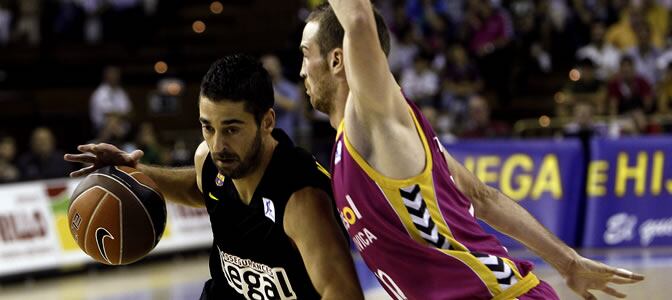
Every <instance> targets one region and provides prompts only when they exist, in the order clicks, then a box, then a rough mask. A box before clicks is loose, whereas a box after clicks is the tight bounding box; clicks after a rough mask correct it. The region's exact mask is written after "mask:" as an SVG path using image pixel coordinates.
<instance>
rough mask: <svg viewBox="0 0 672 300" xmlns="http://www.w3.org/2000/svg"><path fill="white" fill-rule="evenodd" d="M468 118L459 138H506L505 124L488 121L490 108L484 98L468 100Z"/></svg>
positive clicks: (507, 132) (476, 97)
mask: <svg viewBox="0 0 672 300" xmlns="http://www.w3.org/2000/svg"><path fill="white" fill-rule="evenodd" d="M468 109H469V112H468V113H469V117H468V118H467V120H466V122H465V125H464V127H463V128H462V130H461V132H460V134H459V137H460V138H492V137H507V136H509V133H510V128H509V126H508V125H507V124H505V123H503V122H499V121H493V120H491V119H490V106H489V105H488V102H487V100H486V99H485V98H483V97H481V96H473V97H471V98H470V99H469V108H468Z"/></svg>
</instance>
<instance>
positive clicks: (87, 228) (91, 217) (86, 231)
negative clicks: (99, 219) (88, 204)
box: [78, 189, 112, 255]
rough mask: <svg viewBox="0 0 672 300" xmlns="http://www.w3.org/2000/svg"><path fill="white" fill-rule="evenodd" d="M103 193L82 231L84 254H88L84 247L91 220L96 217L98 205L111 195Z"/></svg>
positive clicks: (107, 192)
mask: <svg viewBox="0 0 672 300" xmlns="http://www.w3.org/2000/svg"><path fill="white" fill-rule="evenodd" d="M103 190H105V189H103ZM105 191H106V193H105V195H104V196H103V197H101V198H100V200H99V201H98V204H96V208H94V209H93V212H92V213H91V215H90V216H89V222H88V223H87V224H86V229H85V230H84V252H86V253H87V254H88V253H89V250H88V249H87V247H86V245H87V244H88V243H87V240H86V237H87V236H88V233H89V230H90V228H91V223H92V222H93V219H94V217H95V216H96V212H98V209H99V208H100V205H101V204H102V203H103V202H105V201H104V200H105V198H107V196H109V195H112V194H111V193H110V192H109V191H107V190H105ZM82 194H83V193H82ZM78 198H79V197H78ZM89 255H91V254H89Z"/></svg>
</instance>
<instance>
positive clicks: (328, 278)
mask: <svg viewBox="0 0 672 300" xmlns="http://www.w3.org/2000/svg"><path fill="white" fill-rule="evenodd" d="M330 201H331V200H330V199H329V196H328V195H327V194H326V193H325V192H324V191H322V190H319V189H316V188H312V187H307V188H304V189H302V190H300V191H297V192H295V193H294V194H293V195H292V197H291V198H290V199H289V202H288V203H287V207H286V208H285V216H284V228H285V232H287V235H288V236H289V237H290V238H291V239H292V241H294V243H295V244H296V246H297V248H298V249H299V252H300V253H301V257H303V262H304V264H305V265H306V270H307V271H308V275H309V276H310V280H311V281H312V282H313V286H315V289H317V292H318V293H320V295H322V299H353V300H357V299H364V296H363V294H362V290H361V287H360V286H359V282H358V280H357V274H356V273H355V269H354V266H353V264H352V258H351V257H350V252H349V251H348V247H347V244H346V241H345V239H344V237H343V235H342V233H341V231H340V230H339V228H338V226H337V225H336V224H337V223H336V220H335V218H334V214H333V211H332V206H331V204H330Z"/></svg>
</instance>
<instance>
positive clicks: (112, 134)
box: [89, 113, 133, 151]
mask: <svg viewBox="0 0 672 300" xmlns="http://www.w3.org/2000/svg"><path fill="white" fill-rule="evenodd" d="M127 137H128V129H127V128H126V127H125V126H124V121H122V117H121V116H119V115H117V114H113V113H111V114H108V115H107V117H106V118H105V123H104V124H103V127H102V128H101V129H100V131H98V135H97V136H96V137H95V138H94V139H93V140H91V141H89V143H108V144H112V145H115V146H117V147H119V148H120V149H123V150H124V151H126V150H128V149H129V147H130V148H133V147H132V145H129V143H128V139H127Z"/></svg>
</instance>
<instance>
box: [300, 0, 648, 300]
mask: <svg viewBox="0 0 672 300" xmlns="http://www.w3.org/2000/svg"><path fill="white" fill-rule="evenodd" d="M329 4H330V5H322V6H320V7H318V8H317V9H315V10H314V11H313V12H312V13H311V15H310V16H309V17H308V22H307V24H306V26H305V28H304V31H303V37H302V41H301V45H300V48H301V51H302V52H303V62H302V68H301V77H302V78H304V80H305V85H306V89H307V93H308V95H309V96H310V101H311V104H312V105H313V106H314V107H315V108H316V109H318V110H320V111H322V112H324V113H327V114H328V115H329V117H330V122H331V125H332V126H333V127H334V128H337V129H338V134H337V139H336V142H335V145H334V151H333V156H332V162H331V163H332V172H333V174H332V185H333V188H334V197H335V200H336V203H337V207H338V209H339V212H340V214H341V217H342V221H343V223H344V225H345V226H346V228H347V230H348V233H349V234H350V236H351V237H352V239H353V240H354V242H355V245H356V246H357V248H358V250H359V251H360V253H361V254H362V257H363V259H364V261H365V262H366V263H367V265H368V266H369V268H370V269H371V270H372V271H373V273H374V274H375V275H376V277H378V280H379V282H380V283H381V285H382V286H383V288H384V289H385V290H386V291H387V292H388V294H389V295H390V296H391V297H393V298H394V299H558V296H557V295H556V293H555V291H554V290H553V289H552V288H551V287H550V286H549V285H548V284H547V283H545V282H543V281H540V280H539V279H538V278H537V277H536V276H535V275H534V274H533V273H532V272H531V270H532V264H531V263H529V262H527V261H523V260H517V259H514V258H512V257H511V256H509V255H508V253H507V251H506V249H505V248H504V247H503V246H502V245H501V244H500V243H499V241H498V240H497V239H496V238H494V237H493V236H492V235H489V234H487V233H485V232H484V231H483V229H482V228H481V227H480V226H479V225H478V223H477V221H476V219H477V218H478V219H481V220H483V221H485V222H487V223H488V224H490V225H492V226H493V227H495V228H497V229H499V230H500V231H501V232H503V233H505V234H508V235H510V236H512V237H514V238H516V239H517V240H519V241H520V242H522V243H523V244H524V245H525V246H527V248H529V249H530V250H532V251H533V252H534V253H536V254H537V255H539V256H540V257H542V258H543V259H544V260H545V261H547V262H548V263H549V264H550V265H551V266H553V267H554V268H555V269H557V270H558V271H559V272H560V274H561V275H562V276H563V277H564V278H565V279H566V281H567V284H568V286H569V287H570V288H571V289H572V290H574V291H575V292H576V293H578V294H579V295H580V296H582V297H583V298H585V299H594V298H595V297H594V296H593V294H592V293H591V292H590V290H601V291H603V292H605V293H607V294H610V295H612V296H615V297H619V298H622V297H625V295H624V294H622V293H620V292H618V291H616V290H615V289H613V288H612V287H610V286H609V285H608V284H612V283H615V284H623V283H634V282H638V281H641V280H643V276H642V275H639V274H634V273H632V272H630V271H627V270H623V269H617V268H613V267H610V266H607V265H605V264H602V263H600V262H596V261H592V260H589V259H586V258H583V257H581V256H580V255H579V254H577V252H576V251H574V250H573V249H571V248H570V247H568V246H567V245H566V244H564V243H563V242H561V241H560V240H559V239H558V238H557V237H555V236H554V235H553V234H551V233H550V232H549V231H548V230H546V229H545V228H544V227H543V226H542V225H541V224H539V223H538V222H537V221H536V220H535V219H534V217H532V216H531V215H530V214H529V213H528V212H527V211H526V210H525V209H523V208H522V207H521V206H519V205H518V204H516V203H515V202H514V201H512V200H511V199H509V198H508V197H506V196H505V195H503V194H502V193H500V192H499V191H497V190H495V189H493V188H491V187H488V186H486V185H485V184H483V183H482V182H480V181H479V180H478V179H477V178H476V177H474V176H473V175H472V174H471V173H470V172H468V171H467V170H466V169H465V168H464V167H463V166H461V165H460V164H459V163H458V162H457V161H456V160H455V159H453V158H452V157H451V156H450V155H449V154H448V153H447V152H446V151H445V149H444V148H443V147H442V145H441V144H440V142H439V140H438V138H437V137H436V134H435V133H434V131H433V129H432V128H431V126H430V125H429V123H428V122H427V120H426V119H425V118H424V116H423V115H422V114H421V113H420V110H419V109H418V108H417V107H416V106H415V105H414V104H413V103H412V102H411V101H409V100H407V99H405V97H404V95H403V94H402V91H401V89H400V87H399V86H398V85H397V83H396V82H395V79H394V77H393V75H392V73H391V72H390V69H389V67H388V62H387V59H386V54H387V53H388V52H389V38H388V32H387V27H386V25H385V23H384V21H383V19H382V18H381V17H380V15H378V14H377V13H376V12H374V9H373V7H372V4H371V3H370V0H330V1H329Z"/></svg>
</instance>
